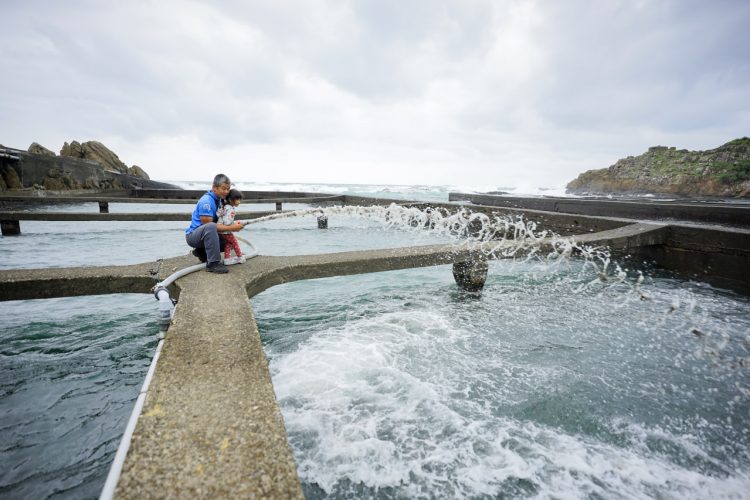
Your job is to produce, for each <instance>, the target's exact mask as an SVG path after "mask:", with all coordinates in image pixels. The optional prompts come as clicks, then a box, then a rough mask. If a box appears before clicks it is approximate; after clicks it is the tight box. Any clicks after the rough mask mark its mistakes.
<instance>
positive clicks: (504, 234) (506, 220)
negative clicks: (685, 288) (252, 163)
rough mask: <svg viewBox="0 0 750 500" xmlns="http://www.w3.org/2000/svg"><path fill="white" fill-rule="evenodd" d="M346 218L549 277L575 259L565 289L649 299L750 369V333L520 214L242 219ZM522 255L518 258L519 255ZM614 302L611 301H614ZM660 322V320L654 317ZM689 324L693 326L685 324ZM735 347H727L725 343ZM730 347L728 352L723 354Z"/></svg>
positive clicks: (368, 210)
mask: <svg viewBox="0 0 750 500" xmlns="http://www.w3.org/2000/svg"><path fill="white" fill-rule="evenodd" d="M320 215H325V216H334V215H338V216H350V217H359V218H364V219H368V220H372V221H375V222H377V223H379V224H381V225H382V227H383V228H384V229H394V230H399V231H412V232H420V233H421V232H427V233H430V234H432V235H435V236H439V237H447V238H448V239H449V240H450V241H451V242H452V243H453V244H455V245H456V246H458V247H464V248H465V247H470V248H476V249H478V250H480V251H481V252H482V253H484V255H485V256H486V257H487V258H488V259H497V258H505V259H513V265H518V264H532V265H533V267H534V269H536V270H537V272H538V273H542V274H545V275H554V274H555V273H565V272H568V271H569V270H570V268H571V265H572V263H573V262H574V260H572V259H573V257H574V256H575V258H576V259H577V261H580V262H582V264H581V265H580V267H579V271H578V277H579V280H578V281H577V282H576V283H571V284H570V286H571V290H570V291H569V293H574V294H581V293H583V292H585V291H586V290H587V289H589V288H591V287H595V288H608V289H610V291H615V290H616V295H617V296H618V299H617V300H621V301H624V302H623V303H631V302H632V301H633V300H640V301H653V302H656V307H657V308H661V309H663V310H664V314H665V316H666V315H673V316H674V317H681V321H682V322H683V324H684V328H686V329H687V330H688V331H689V332H690V333H691V335H690V336H691V337H692V340H697V341H698V343H699V346H698V347H697V348H696V350H695V353H694V354H695V356H697V357H699V358H707V359H710V360H711V362H713V363H714V364H723V365H726V366H729V367H731V368H733V369H734V368H748V367H750V331H748V332H747V333H746V334H745V335H738V334H733V335H729V334H727V333H724V332H712V331H710V329H708V330H707V331H704V329H706V327H705V326H704V327H702V328H703V329H702V328H701V327H699V326H695V325H699V324H701V323H703V324H705V322H702V321H700V319H699V318H696V317H695V316H696V300H695V299H694V298H691V299H689V300H687V304H688V307H686V308H685V307H683V308H682V309H681V308H680V300H679V299H678V298H675V297H661V296H657V295H654V294H650V293H648V292H644V291H643V290H642V284H643V282H644V279H645V277H644V273H643V271H642V270H639V269H635V270H630V269H624V268H623V267H621V264H620V263H618V262H615V261H613V260H612V257H611V254H610V252H609V250H608V249H607V248H605V247H592V246H588V245H580V244H578V243H576V242H575V241H573V240H572V239H570V238H565V237H562V236H560V235H557V234H555V233H553V232H552V231H549V230H540V229H538V226H537V224H536V223H535V222H534V221H530V220H526V219H524V217H523V216H522V215H514V216H512V215H506V214H492V215H487V214H484V213H476V212H472V211H470V210H467V209H466V208H460V209H458V210H455V211H448V210H447V209H444V208H426V209H423V208H419V207H407V206H402V205H396V204H391V205H389V206H378V205H374V206H344V207H326V208H310V209H303V210H295V211H290V212H283V213H279V214H272V215H268V216H264V217H260V218H257V219H253V220H250V221H247V223H249V224H258V223H262V222H269V221H274V220H279V219H285V218H294V217H307V216H316V217H317V216H320ZM519 257H522V259H519ZM613 300H615V299H613ZM658 321H661V322H663V321H664V319H661V320H658ZM689 325H693V326H689ZM730 345H731V346H732V347H733V348H734V347H737V346H739V353H738V351H737V350H736V349H727V347H729V346H730ZM725 350H726V351H730V350H731V351H732V352H733V353H734V354H732V355H724V354H723V353H724V352H725ZM737 389H738V390H739V391H740V392H741V393H742V394H743V395H745V396H748V395H750V386H747V387H746V386H744V385H741V384H738V386H737Z"/></svg>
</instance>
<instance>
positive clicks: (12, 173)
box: [0, 165, 23, 190]
mask: <svg viewBox="0 0 750 500" xmlns="http://www.w3.org/2000/svg"><path fill="white" fill-rule="evenodd" d="M0 177H2V180H3V184H2V186H5V187H4V188H3V190H5V189H21V188H22V187H23V185H22V184H21V179H20V178H19V177H18V172H16V169H14V168H13V167H11V166H10V165H3V166H2V167H0ZM2 186H0V187H2Z"/></svg>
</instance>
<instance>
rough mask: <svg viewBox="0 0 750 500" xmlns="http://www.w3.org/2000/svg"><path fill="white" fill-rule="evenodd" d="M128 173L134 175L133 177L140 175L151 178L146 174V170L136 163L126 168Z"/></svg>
mask: <svg viewBox="0 0 750 500" xmlns="http://www.w3.org/2000/svg"><path fill="white" fill-rule="evenodd" d="M128 174H130V175H132V176H135V177H140V178H141V179H150V178H151V177H149V176H148V174H147V173H146V171H145V170H143V169H142V168H141V167H139V166H138V165H133V166H132V167H130V168H129V169H128Z"/></svg>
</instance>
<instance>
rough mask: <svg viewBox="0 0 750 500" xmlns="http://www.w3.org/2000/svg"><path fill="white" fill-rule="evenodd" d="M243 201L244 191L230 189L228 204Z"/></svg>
mask: <svg viewBox="0 0 750 500" xmlns="http://www.w3.org/2000/svg"><path fill="white" fill-rule="evenodd" d="M241 199H242V191H240V190H239V189H234V188H232V189H230V190H229V194H228V195H227V199H226V201H227V203H231V202H232V201H234V200H241Z"/></svg>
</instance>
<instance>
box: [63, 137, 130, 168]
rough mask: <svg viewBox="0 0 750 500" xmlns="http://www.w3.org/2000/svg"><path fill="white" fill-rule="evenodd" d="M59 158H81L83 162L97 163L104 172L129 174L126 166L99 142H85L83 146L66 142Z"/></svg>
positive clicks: (73, 142) (76, 142)
mask: <svg viewBox="0 0 750 500" xmlns="http://www.w3.org/2000/svg"><path fill="white" fill-rule="evenodd" d="M60 156H72V157H74V158H83V159H84V160H91V161H95V162H97V163H98V164H99V165H101V166H102V168H104V170H109V171H112V172H118V173H120V174H128V173H129V172H128V166H127V165H125V164H124V163H123V162H122V161H120V158H119V157H118V156H117V155H116V154H115V153H113V152H112V150H110V149H109V148H108V147H107V146H105V145H104V144H102V143H101V142H99V141H87V142H84V143H83V144H81V143H79V142H78V141H72V142H71V143H70V144H68V143H67V142H66V143H65V144H63V147H62V149H61V150H60Z"/></svg>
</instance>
